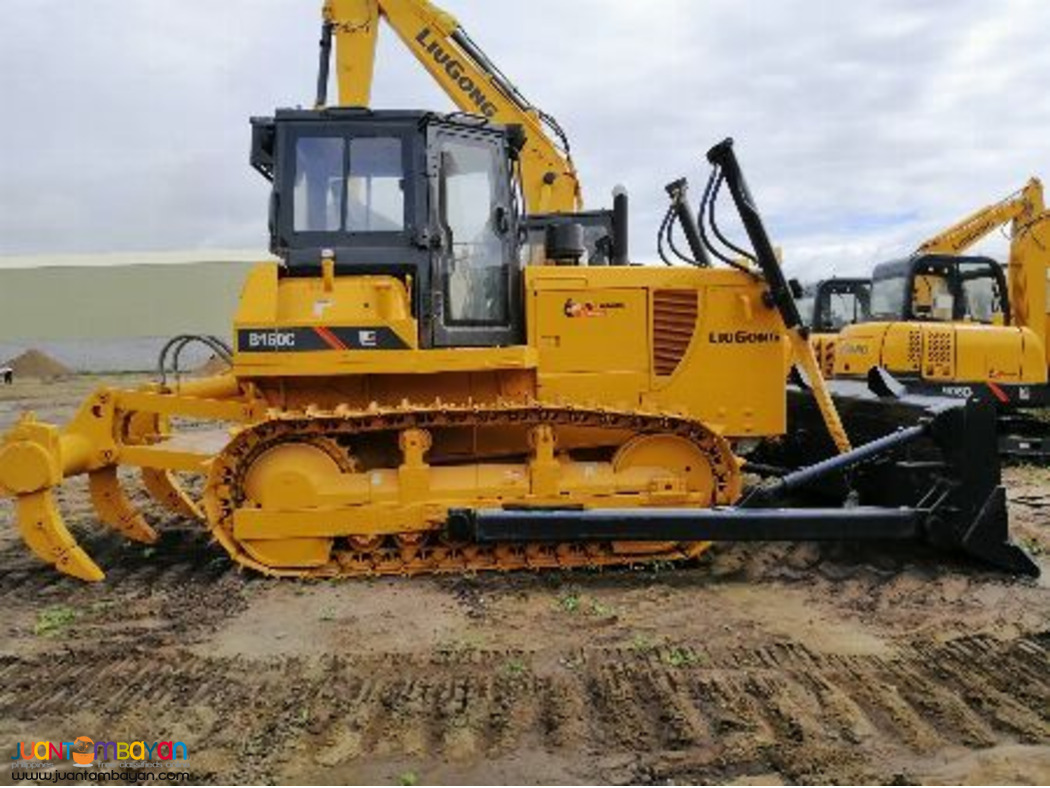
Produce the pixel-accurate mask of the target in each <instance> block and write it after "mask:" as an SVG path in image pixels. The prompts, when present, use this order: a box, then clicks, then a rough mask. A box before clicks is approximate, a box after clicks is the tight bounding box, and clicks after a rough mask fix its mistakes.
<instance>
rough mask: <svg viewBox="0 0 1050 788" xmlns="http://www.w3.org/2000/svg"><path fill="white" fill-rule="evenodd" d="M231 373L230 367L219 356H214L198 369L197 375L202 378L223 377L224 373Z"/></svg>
mask: <svg viewBox="0 0 1050 788" xmlns="http://www.w3.org/2000/svg"><path fill="white" fill-rule="evenodd" d="M229 371H230V365H229V364H227V363H226V362H225V361H223V360H222V359H221V358H219V357H218V356H212V357H211V358H209V359H208V360H207V361H205V362H204V363H203V364H201V365H200V366H199V367H197V369H196V374H198V375H200V376H201V377H205V378H206V377H211V376H212V375H221V374H223V373H224V372H229Z"/></svg>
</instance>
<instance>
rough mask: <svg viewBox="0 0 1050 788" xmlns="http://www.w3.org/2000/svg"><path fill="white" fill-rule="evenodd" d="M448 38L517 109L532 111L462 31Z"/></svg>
mask: <svg viewBox="0 0 1050 788" xmlns="http://www.w3.org/2000/svg"><path fill="white" fill-rule="evenodd" d="M450 38H451V39H452V40H453V41H454V42H456V43H457V44H459V46H460V47H462V49H463V51H464V52H466V53H467V54H468V55H470V56H471V57H472V58H473V59H474V62H475V64H476V65H477V66H478V67H479V68H480V69H481V71H483V72H484V73H485V74H486V76H488V78H489V79H491V80H492V81H493V83H495V85H496V87H498V88H499V89H500V90H502V91H503V92H504V93H505V94H506V96H507V98H509V99H510V100H511V101H513V102H514V103H515V104H516V105H517V107H518V109H520V110H529V109H532V105H531V104H529V102H528V100H526V98H525V97H524V96H523V95H522V94H521V91H520V90H518V88H517V87H515V86H514V85H513V84H512V83H511V81H510V80H509V79H507V78H506V77H505V76H504V75H503V72H502V71H500V70H499V68H498V67H497V66H496V64H495V63H493V62H492V61H491V60H490V59H489V56H488V55H486V54H485V53H484V52H482V51H481V47H479V46H478V45H477V44H475V43H474V41H473V39H471V37H470V36H468V35H467V34H466V33H464V32H463V31H462V30H458V29H457V30H454V31H453V32H452V35H451V36H450Z"/></svg>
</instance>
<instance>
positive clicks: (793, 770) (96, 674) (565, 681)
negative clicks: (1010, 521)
mask: <svg viewBox="0 0 1050 788" xmlns="http://www.w3.org/2000/svg"><path fill="white" fill-rule="evenodd" d="M1048 657H1050V634H1048V633H1043V634H1041V635H1037V636H1032V637H1026V638H1022V639H1018V640H1015V641H1012V642H1001V641H997V640H994V639H991V638H985V637H971V638H964V639H959V640H955V641H952V642H949V643H947V644H944V645H941V646H915V647H913V648H910V649H908V650H906V651H905V652H904V653H902V654H900V655H899V656H897V657H896V658H893V659H882V658H873V657H869V656H857V657H832V656H826V655H818V654H815V653H813V652H811V651H809V650H807V649H805V648H803V647H802V646H800V645H798V644H794V643H791V642H783V643H777V644H772V645H770V646H768V647H765V648H762V649H757V650H754V649H752V650H738V651H729V652H726V653H721V654H714V653H708V652H706V651H704V650H702V649H700V648H698V647H697V646H695V645H691V644H678V645H675V646H665V647H661V648H659V649H646V650H638V649H585V650H582V651H578V652H573V653H566V654H563V655H561V657H560V659H559V660H558V665H559V667H558V668H557V669H553V670H552V669H549V668H544V667H542V666H541V665H539V664H538V663H537V661H536V660H534V659H533V658H532V657H530V655H529V654H525V653H520V652H506V651H469V652H457V651H449V652H444V653H442V652H438V653H434V654H432V655H430V656H428V657H425V658H418V657H417V658H408V657H406V656H404V655H393V654H391V655H378V656H376V657H369V658H354V659H348V658H340V657H327V658H324V659H321V660H318V661H313V660H295V659H292V660H278V661H273V662H267V663H257V662H249V661H246V660H241V659H232V660H218V659H208V658H204V657H200V656H195V655H193V654H190V653H186V652H180V653H175V654H170V655H164V656H158V655H157V654H156V653H153V652H152V651H151V650H149V649H142V650H134V651H132V652H130V653H127V652H126V651H124V650H122V652H121V653H119V654H118V653H115V652H114V651H113V649H107V648H100V649H88V650H77V651H71V652H68V653H66V654H62V655H55V656H49V657H47V658H44V659H21V658H15V657H8V658H3V659H0V687H2V688H3V689H2V691H0V692H2V694H0V717H3V718H7V719H9V720H12V721H15V720H17V721H24V722H26V723H29V722H32V723H34V725H35V727H36V728H37V729H42V730H47V729H48V728H47V725H51V724H62V721H63V720H66V719H67V718H68V717H69V715H70V714H71V713H73V712H75V711H77V710H80V711H79V715H78V716H79V717H80V719H81V720H82V724H84V725H90V724H91V722H89V721H96V724H104V725H105V726H106V728H107V729H109V730H130V728H134V730H135V734H134V735H136V736H153V735H155V736H157V737H163V736H168V735H178V736H179V737H180V738H182V739H183V740H184V741H186V743H187V744H188V745H189V747H190V751H191V754H192V757H191V760H193V766H194V770H195V776H196V777H197V778H199V779H207V780H211V779H219V780H229V779H235V780H248V779H266V778H269V779H274V778H276V779H278V780H279V779H281V775H282V774H283V772H282V769H284V768H285V767H286V766H287V765H288V763H287V761H288V760H289V756H290V755H291V754H293V753H300V754H301V753H303V752H308V753H309V754H310V761H311V763H308V764H303V763H302V761H301V760H300V761H299V764H298V766H297V767H296V769H297V770H296V771H295V772H294V774H299V775H300V776H303V777H304V778H305V777H306V776H308V775H309V774H310V772H309V769H311V768H314V769H317V768H321V767H328V768H331V767H339V768H344V769H346V770H347V771H346V772H345V774H346V775H348V776H349V775H350V774H354V773H357V772H355V771H354V770H355V768H356V769H360V768H367V767H369V766H370V765H372V766H374V764H375V763H376V762H377V761H382V760H383V759H404V758H408V759H415V760H416V761H417V762H418V761H422V762H426V761H433V760H447V759H458V760H464V759H471V758H499V757H501V756H508V755H512V754H514V753H515V752H517V751H519V750H521V749H522V748H526V749H531V750H536V749H538V750H540V751H543V752H546V753H550V754H552V755H557V754H558V753H563V754H579V753H581V752H588V751H589V752H591V753H592V754H593V755H594V764H595V767H596V768H598V769H599V770H600V771H599V772H598V774H597V775H596V776H599V775H600V779H601V780H608V781H613V782H650V781H655V782H666V781H668V780H672V781H675V782H681V781H687V780H688V781H708V780H719V781H722V780H729V779H733V778H735V777H739V776H742V775H748V774H765V773H769V772H775V773H777V774H779V775H781V776H783V777H785V778H787V779H790V780H792V781H832V782H841V781H853V780H858V781H861V780H873V779H876V780H877V779H885V774H884V773H883V772H882V771H880V766H879V764H878V762H877V761H876V760H875V759H873V758H872V752H873V751H875V752H882V753H883V754H884V755H889V756H890V757H891V758H892V759H893V760H895V761H896V762H898V763H900V762H905V761H906V760H907V758H908V757H917V756H920V755H922V754H929V753H934V752H937V751H940V750H943V749H945V748H949V747H953V746H962V747H966V748H987V747H991V746H993V745H997V744H1003V743H1005V742H1012V743H1021V744H1040V743H1043V744H1045V743H1046V742H1047V741H1048V740H1050V675H1048V673H1047V670H1046V667H1047V664H1048ZM85 710H87V712H88V713H87V716H86V717H85ZM145 720H148V721H149V722H148V723H144V721H145ZM144 727H145V728H147V729H148V730H143V728H144ZM172 731H175V732H176V733H172ZM858 745H864V746H863V747H861V746H858ZM624 753H626V754H627V755H628V756H629V757H627V758H622V759H620V761H616V759H615V758H612V757H611V756H613V755H616V754H624ZM232 762H236V763H237V764H238V767H237V771H235V772H226V771H224V770H223V767H222V766H221V765H220V764H224V763H232ZM304 767H305V768H306V769H307V771H306V772H305V773H304V772H303V771H302V769H303V768H304ZM245 769H246V770H247V771H244V770H245ZM284 776H285V778H290V777H291V776H292V775H291V773H289V774H285V775H284Z"/></svg>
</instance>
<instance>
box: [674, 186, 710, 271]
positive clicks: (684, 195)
mask: <svg viewBox="0 0 1050 788" xmlns="http://www.w3.org/2000/svg"><path fill="white" fill-rule="evenodd" d="M665 189H666V191H667V194H668V196H669V197H670V198H671V206H672V209H673V210H674V212H675V216H676V217H677V218H678V223H679V224H680V225H682V232H683V233H684V234H685V240H686V243H688V244H689V251H690V252H692V253H693V259H694V260H695V261H696V263H697V265H699V266H700V267H701V268H710V267H711V258H710V257H709V256H708V254H707V249H705V248H704V244H703V241H702V240H701V238H700V227H699V226H698V225H697V223H696V214H694V213H693V209H692V207H691V206H690V205H689V193H688V192H689V184H688V182H687V181H686V179H685V178H679V179H678V180H677V181H674V182H673V183H669V184H667V186H666V187H665Z"/></svg>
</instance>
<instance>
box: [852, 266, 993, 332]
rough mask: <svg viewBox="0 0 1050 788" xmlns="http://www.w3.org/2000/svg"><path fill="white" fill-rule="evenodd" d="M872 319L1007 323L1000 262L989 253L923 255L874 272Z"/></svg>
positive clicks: (877, 267)
mask: <svg viewBox="0 0 1050 788" xmlns="http://www.w3.org/2000/svg"><path fill="white" fill-rule="evenodd" d="M872 283H873V284H872V297H871V313H872V319H873V320H885V321H896V320H903V321H927V322H944V323H951V322H970V323H985V324H990V325H1009V323H1010V303H1009V298H1008V295H1007V293H1008V290H1007V284H1006V276H1005V274H1004V273H1003V269H1002V266H1001V265H999V264H998V263H997V262H995V261H994V260H992V259H991V258H989V257H963V256H958V255H941V254H924V255H918V256H915V257H910V258H907V259H904V260H895V261H893V262H888V263H882V264H881V265H878V266H876V268H875V271H874V272H873V274H872Z"/></svg>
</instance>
